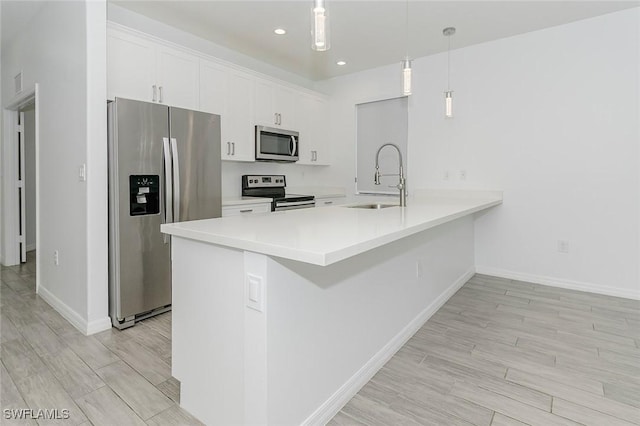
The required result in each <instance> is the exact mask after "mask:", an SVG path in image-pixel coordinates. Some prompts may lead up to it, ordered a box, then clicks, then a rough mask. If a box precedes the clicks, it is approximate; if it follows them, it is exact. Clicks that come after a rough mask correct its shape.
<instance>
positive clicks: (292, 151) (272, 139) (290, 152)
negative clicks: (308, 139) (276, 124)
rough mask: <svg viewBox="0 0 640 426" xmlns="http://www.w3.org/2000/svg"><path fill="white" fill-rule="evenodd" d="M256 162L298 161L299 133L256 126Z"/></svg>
mask: <svg viewBox="0 0 640 426" xmlns="http://www.w3.org/2000/svg"><path fill="white" fill-rule="evenodd" d="M256 160H260V161H289V162H294V161H298V132H294V131H290V130H284V129H276V128H273V127H265V126H256Z"/></svg>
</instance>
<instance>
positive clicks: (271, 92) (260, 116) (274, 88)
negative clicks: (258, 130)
mask: <svg viewBox="0 0 640 426" xmlns="http://www.w3.org/2000/svg"><path fill="white" fill-rule="evenodd" d="M298 96H299V92H298V91H296V90H294V89H291V88H289V87H286V86H281V85H279V84H276V83H273V82H271V81H268V80H263V79H260V78H256V80H255V86H254V102H255V110H254V117H255V118H254V121H255V124H256V125H261V126H269V127H278V128H282V129H286V130H294V131H298V123H297V121H296V119H297V114H296V100H297V99H298Z"/></svg>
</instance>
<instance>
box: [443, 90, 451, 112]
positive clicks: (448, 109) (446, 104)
mask: <svg viewBox="0 0 640 426" xmlns="http://www.w3.org/2000/svg"><path fill="white" fill-rule="evenodd" d="M444 116H445V117H446V118H452V117H453V92H452V91H450V90H449V91H447V92H444Z"/></svg>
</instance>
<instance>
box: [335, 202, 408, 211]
mask: <svg viewBox="0 0 640 426" xmlns="http://www.w3.org/2000/svg"><path fill="white" fill-rule="evenodd" d="M346 207H348V208H350V209H371V210H380V209H386V208H387V207H398V205H397V204H382V203H373V204H355V205H353V206H346Z"/></svg>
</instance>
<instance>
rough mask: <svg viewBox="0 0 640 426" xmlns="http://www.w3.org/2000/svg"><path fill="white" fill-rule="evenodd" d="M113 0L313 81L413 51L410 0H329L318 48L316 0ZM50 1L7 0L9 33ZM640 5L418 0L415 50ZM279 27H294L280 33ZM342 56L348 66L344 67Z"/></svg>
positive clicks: (414, 0) (634, 0)
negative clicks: (449, 32)
mask: <svg viewBox="0 0 640 426" xmlns="http://www.w3.org/2000/svg"><path fill="white" fill-rule="evenodd" d="M109 1H112V2H113V3H115V4H117V5H119V6H122V7H125V8H127V9H129V10H132V11H134V12H137V13H140V14H142V15H145V16H148V17H149V18H152V19H155V20H158V21H160V22H164V23H166V24H168V25H171V26H173V27H176V28H179V29H181V30H184V31H187V32H190V33H193V34H195V35H197V36H199V37H202V38H204V39H208V40H211V41H212V42H214V43H216V44H219V45H221V46H224V47H227V48H230V49H233V50H236V51H238V52H241V53H244V54H246V55H249V56H252V57H254V58H256V59H259V60H261V61H263V62H266V63H268V64H271V65H274V66H276V67H279V68H282V69H284V70H287V71H290V72H293V73H295V74H298V75H300V76H302V77H304V78H307V79H310V80H323V79H327V78H331V77H335V76H338V75H342V74H347V73H352V72H356V71H361V70H364V69H369V68H374V67H377V66H382V65H387V64H391V63H394V62H397V63H398V64H399V63H400V60H401V59H403V57H404V56H405V54H406V50H407V43H406V13H405V11H406V7H407V3H406V1H405V0H387V1H371V0H369V1H366V0H326V3H327V7H328V10H329V19H330V25H331V49H330V50H329V51H327V52H315V51H313V50H311V37H310V27H311V5H312V1H311V0H289V1H269V0H262V1H255V0H253V1H248V0H247V1H245V0H234V1H218V0H215V1H202V0H200V1H185V0H181V1H166V0H157V1H154V0H145V1H139V0H135V1H134V0H128V1H122V0H119V1H113V0H109ZM42 3H43V2H41V1H33V2H31V1H17V2H12V1H6V0H2V15H3V18H5V17H7V16H10V17H11V18H12V19H11V20H8V19H3V22H2V24H3V27H4V28H3V36H5V37H6V36H7V35H9V34H11V33H12V32H13V31H14V30H19V28H20V26H21V25H22V24H24V21H25V20H27V19H28V18H29V17H30V16H33V14H34V13H35V12H36V11H37V10H38V9H39V8H40V6H41V4H42ZM638 5H640V0H629V1H576V0H573V1H517V0H516V1H480V0H475V1H456V0H448V1H426V0H410V1H409V5H408V7H409V46H408V50H409V55H410V56H411V57H414V58H417V57H421V56H427V55H431V54H434V53H438V52H442V51H445V50H446V49H447V39H446V38H445V37H444V36H443V35H442V29H443V28H445V27H448V26H454V27H456V28H457V32H456V35H454V36H453V37H452V39H451V44H452V48H453V49H455V48H459V47H464V46H469V45H472V44H477V43H482V42H486V41H490V40H495V39H498V38H504V37H509V36H512V35H516V34H522V33H525V32H529V31H535V30H538V29H542V28H547V27H551V26H555V25H561V24H565V23H568V22H573V21H577V20H580V19H586V18H590V17H593V16H598V15H602V14H605V13H610V12H615V11H618V10H622V9H626V8H630V7H637V6H638ZM7 12H9V13H7ZM16 16H18V17H19V18H20V19H14V18H15V17H16ZM7 21H9V22H7ZM8 27H10V28H8ZM278 27H281V28H285V29H286V30H287V34H286V35H284V36H276V35H275V34H274V33H273V30H274V29H275V28H278ZM338 60H345V61H347V65H345V66H342V67H339V66H337V65H336V62H337V61H338ZM398 66H399V65H398Z"/></svg>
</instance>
